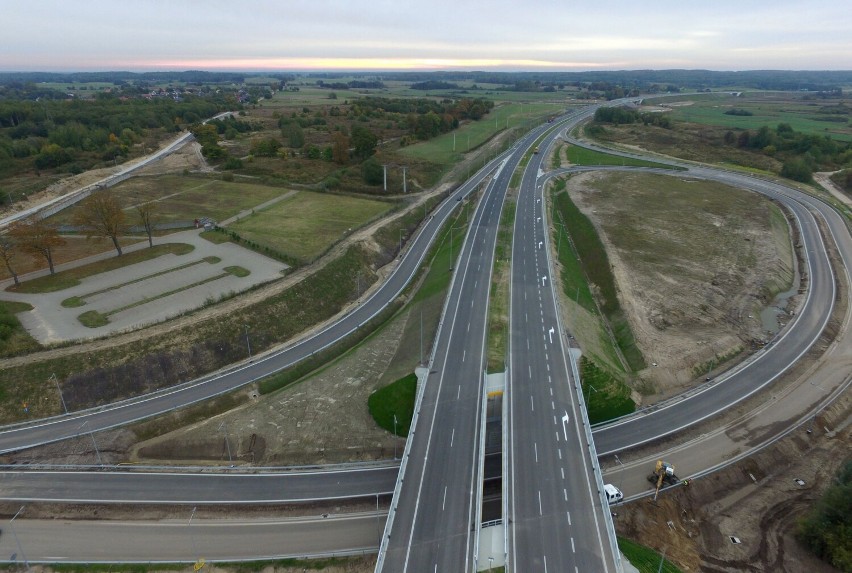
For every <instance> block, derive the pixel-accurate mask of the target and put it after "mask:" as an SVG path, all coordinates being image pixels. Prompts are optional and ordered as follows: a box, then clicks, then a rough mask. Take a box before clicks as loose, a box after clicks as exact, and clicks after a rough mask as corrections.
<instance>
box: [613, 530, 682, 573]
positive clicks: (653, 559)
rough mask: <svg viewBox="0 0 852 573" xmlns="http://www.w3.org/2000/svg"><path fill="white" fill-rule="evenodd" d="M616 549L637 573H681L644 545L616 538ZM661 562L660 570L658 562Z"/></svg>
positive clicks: (669, 562)
mask: <svg viewBox="0 0 852 573" xmlns="http://www.w3.org/2000/svg"><path fill="white" fill-rule="evenodd" d="M618 548H619V549H620V550H621V552H622V553H623V554H624V557H626V558H627V560H628V561H630V563H631V564H632V565H633V566H634V567H636V568H637V569H638V570H639V573H658V572H660V571H661V572H662V573H683V572H682V571H681V570H680V569H679V568H678V567H676V566H675V565H674V564H673V563H672V562H671V561H668V560H666V559H663V556H662V555H660V554H659V553H657V552H656V551H654V550H653V549H651V548H650V547H645V546H644V545H639V544H638V543H634V542H632V541H630V540H629V539H625V538H623V537H619V538H618ZM661 561H662V565H663V567H662V569H660V562H661Z"/></svg>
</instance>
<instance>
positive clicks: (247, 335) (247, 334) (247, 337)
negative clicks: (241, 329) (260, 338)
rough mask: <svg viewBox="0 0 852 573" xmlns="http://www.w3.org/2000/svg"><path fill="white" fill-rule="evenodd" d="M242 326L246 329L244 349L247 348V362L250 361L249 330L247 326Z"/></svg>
mask: <svg viewBox="0 0 852 573" xmlns="http://www.w3.org/2000/svg"><path fill="white" fill-rule="evenodd" d="M243 326H245V327H246V347H247V348H248V357H249V360H251V341H249V328H248V324H244V325H243Z"/></svg>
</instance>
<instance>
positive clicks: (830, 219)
mask: <svg viewBox="0 0 852 573" xmlns="http://www.w3.org/2000/svg"><path fill="white" fill-rule="evenodd" d="M593 111H594V109H593V108H592V109H591V111H590V112H588V114H587V115H591V113H593ZM607 151H608V152H611V150H607ZM626 155H631V154H626ZM692 170H693V173H694V174H697V175H706V174H707V173H709V174H711V175H713V176H714V177H715V176H719V174H722V175H723V176H724V177H726V178H728V177H729V179H727V182H731V183H732V184H735V185H743V184H744V183H745V182H748V183H749V184H750V185H753V187H749V188H752V189H753V190H756V191H763V190H766V191H772V192H776V193H779V194H783V195H788V196H790V197H791V198H792V197H795V200H796V201H797V202H798V203H799V205H800V207H802V208H804V206H807V207H808V208H809V209H812V210H814V211H819V213H820V217H822V218H823V219H824V221H825V223H826V225H827V227H828V228H829V229H830V230H831V232H832V233H833V236H834V239H835V241H836V242H837V245H838V250H839V252H840V255H841V257H842V258H843V259H844V262H845V263H846V264H847V266H848V262H849V261H850V260H852V246H850V240H849V233H848V231H847V230H846V227H845V224H844V222H843V220H842V219H841V218H840V217H839V216H838V215H837V214H836V213H834V211H833V210H831V209H830V208H829V207H828V206H827V205H825V204H823V203H821V202H820V201H819V200H816V199H814V198H811V197H808V196H806V195H803V194H801V193H799V192H797V191H795V190H791V189H789V188H786V187H784V186H781V185H776V184H774V183H767V182H763V181H761V180H757V179H755V178H751V177H748V176H744V175H740V174H731V173H727V172H724V171H722V170H716V169H707V168H692ZM467 190H469V189H467ZM443 206H444V207H445V206H446V204H444V205H443ZM802 215H804V213H800V215H799V216H800V221H801V223H802V225H803V231H804V230H805V229H806V228H807V227H812V226H813V220H812V218H811V217H810V216H808V217H803V216H802ZM816 237H817V235H815V234H813V235H812V236H811V239H815V238H816ZM810 245H812V247H809V248H808V259H809V260H810V261H811V264H813V265H815V266H814V267H813V268H812V271H811V273H812V274H811V279H810V280H811V287H812V288H813V287H814V286H815V285H816V284H817V283H818V282H822V281H823V280H824V279H827V278H828V277H830V276H831V275H830V271H829V272H827V273H822V274H821V273H820V271H819V270H818V267H819V266H822V265H824V264H825V263H826V261H825V260H824V257H820V256H819V254H820V253H819V252H818V251H822V250H824V247H822V242H821V240H820V241H815V240H814V241H812V242H811V243H810ZM812 251H813V252H812ZM409 255H410V253H409ZM827 282H831V283H833V281H832V280H828V281H827ZM810 296H813V295H810ZM821 296H825V295H824V294H823V295H821ZM824 302H825V301H824ZM820 308H822V309H823V310H824V309H825V308H826V307H825V306H824V304H823V305H822V306H819V305H817V306H814V307H812V308H811V310H810V311H809V312H810V313H814V315H815V316H810V317H809V319H808V321H806V322H808V323H809V324H805V323H804V322H802V323H800V322H798V321H797V322H796V323H795V324H794V325H792V326H790V327H788V330H787V335H786V338H784V339H779V340H777V341H776V342H775V344H774V345H773V346H772V347H770V348H769V349H768V351H767V352H769V351H776V350H777V349H778V347H779V346H785V345H787V344H789V343H790V342H791V339H799V340H801V339H802V336H801V335H800V334H799V331H798V330H796V329H798V328H800V327H799V325H800V324H801V325H803V326H802V328H803V329H804V330H811V331H812V330H814V329H815V328H818V325H819V324H820V319H819V317H818V316H816V315H817V314H819V311H820ZM825 316H827V315H825ZM800 317H801V314H800ZM791 330H792V331H794V332H795V334H791V333H790V332H791ZM804 340H805V345H806V346H808V345H809V343H808V337H807V336H805V337H804ZM797 354H798V353H797V352H795V351H794V352H792V353H789V355H788V358H790V357H795V356H796V355H797ZM773 356H777V355H773ZM756 362H758V363H759V362H760V361H756ZM764 362H772V363H773V364H774V365H775V368H774V369H770V370H774V372H770V373H769V376H772V375H777V374H778V373H779V371H781V370H784V369H786V367H787V364H785V361H784V360H781V361H780V362H779V361H778V360H777V359H774V358H773V360H765V361H764ZM746 370H747V369H746ZM746 376H747V377H748V375H746ZM751 376H752V381H753V382H754V383H755V385H756V387H760V386H763V385H765V384H767V383H768V381H767V380H766V378H767V376H766V375H764V379H763V380H761V379H760V376H758V375H757V374H753V375H751ZM717 387H721V388H724V386H720V384H716V385H714V386H713V387H712V388H709V389H708V390H707V391H706V392H705V393H704V394H703V395H702V400H697V401H694V402H693V403H700V402H703V401H704V399H706V397H707V396H709V395H711V394H713V393H714V392H717V390H715V389H716V388H717ZM754 388H755V386H752V388H751V389H748V388H746V389H745V392H746V393H753V392H754V391H756V390H755V389H754ZM728 396H729V398H730V399H731V400H734V401H736V400H741V399H742V393H740V395H739V396H738V395H736V394H733V395H731V394H729V395H728ZM681 402H685V401H684V400H681V401H680V402H679V403H681ZM699 406H700V404H699ZM679 407H680V406H678V405H677V404H675V405H674V406H672V407H671V408H661V409H659V411H660V412H676V411H677V410H678V408H679ZM711 410H712V408H710V409H708V408H699V409H698V414H699V415H702V416H705V417H706V416H707V415H710V414H709V412H710V411H711ZM652 414H653V412H650V413H649V412H643V413H640V414H638V415H636V416H633V419H634V420H633V421H631V420H622V421H621V422H620V423H618V424H616V425H614V426H612V429H608V427H605V428H599V429H597V430H596V441H598V440H597V436H598V435H599V433H600V432H601V431H608V432H613V431H614V429H615V428H626V427H628V425H629V424H638V426H634V427H641V425H642V422H641V420H642V419H644V418H645V417H647V416H649V415H652ZM668 415H674V414H668V413H667V414H663V416H668ZM693 421H694V420H693ZM684 423H687V424H688V423H691V422H690V420H689V419H686V420H684ZM671 428H672V425H671V424H669V423H666V424H663V428H662V429H661V430H660V431H668V430H669V429H671ZM619 431H621V432H624V430H619ZM652 433H654V432H652ZM601 435H603V434H601ZM608 435H611V436H613V435H615V436H617V434H613V433H609V434H608ZM625 435H629V432H626V433H625ZM619 440H623V441H619ZM633 442H636V440H625V439H624V438H623V437H622V438H617V437H616V438H614V439H613V443H614V444H615V446H611V447H616V448H621V447H629V446H630V445H633ZM604 444H605V442H604ZM620 444H623V445H620ZM610 451H611V450H610ZM600 453H601V454H604V453H606V450H605V447H604V445H603V444H601V446H600Z"/></svg>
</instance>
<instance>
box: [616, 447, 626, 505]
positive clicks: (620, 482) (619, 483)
mask: <svg viewBox="0 0 852 573" xmlns="http://www.w3.org/2000/svg"><path fill="white" fill-rule="evenodd" d="M615 461H617V462H618V465H620V466H621V471H620V472H618V475H619V477H618V491H620V492H622V494H623V493H624V490H622V489H621V487H622V486H623V485H624V464H623V463H621V460H620V459H618V454H616V455H615ZM623 499H624V498H622V500H623Z"/></svg>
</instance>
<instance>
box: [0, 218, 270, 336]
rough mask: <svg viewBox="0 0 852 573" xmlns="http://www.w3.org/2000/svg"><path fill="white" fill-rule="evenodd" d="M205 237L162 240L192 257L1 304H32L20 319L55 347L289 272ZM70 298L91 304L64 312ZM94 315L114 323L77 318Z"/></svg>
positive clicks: (9, 296)
mask: <svg viewBox="0 0 852 573" xmlns="http://www.w3.org/2000/svg"><path fill="white" fill-rule="evenodd" d="M199 234H200V230H195V229H193V230H191V231H183V232H181V233H174V234H171V235H168V236H167V237H163V238H161V239H160V241H159V242H169V243H188V244H191V245H194V246H195V249H194V250H193V251H192V252H191V253H188V254H186V255H180V256H178V255H164V256H162V257H157V258H156V259H153V260H151V261H145V262H143V263H138V264H135V265H130V266H127V267H124V268H121V269H118V270H115V271H111V272H108V273H102V274H99V275H95V276H92V277H88V278H86V279H83V280H82V281H81V283H80V284H79V285H77V286H75V287H72V288H69V289H65V290H61V291H58V292H53V293H46V294H18V293H9V292H2V293H0V299H2V300H14V301H20V302H27V303H29V304H31V305H32V306H33V307H34V309H33V310H32V311H30V312H23V313H20V314H18V319H19V320H20V321H21V324H22V325H23V326H24V328H26V329H27V331H28V332H29V333H30V334H31V335H32V336H33V337H34V338H35V339H36V340H38V341H39V342H41V343H42V344H49V343H56V342H64V341H68V340H79V339H83V338H93V337H100V336H104V335H107V334H110V333H113V332H119V331H124V330H131V329H134V328H139V327H141V326H145V325H147V324H152V323H155V322H160V321H162V320H165V319H168V318H172V317H174V316H177V315H179V314H182V313H184V312H187V311H190V310H193V309H196V308H199V307H201V306H203V305H204V304H205V302H207V301H215V300H218V299H219V298H220V297H222V296H225V295H228V294H230V293H232V292H240V291H244V290H246V289H248V288H251V287H252V286H254V285H257V284H260V283H264V282H268V281H270V280H273V279H275V278H278V277H280V276H281V271H283V270H284V269H286V268H287V265H285V264H284V263H281V262H278V261H275V260H273V259H270V258H267V257H264V256H263V255H259V254H257V253H255V252H253V251H249V250H247V249H244V248H242V247H240V246H238V245H235V244H233V243H222V244H219V245H216V244H213V243H211V242H209V241H207V240H205V239H202V238H201V237H200V236H199ZM134 246H135V245H134ZM145 246H147V243H140V244H139V247H140V248H144V247H145ZM205 257H218V258H219V259H220V261H219V262H216V263H210V262H207V261H205V260H204V259H205ZM230 266H240V267H242V268H244V269H246V270H248V271H249V273H250V274H249V275H248V276H246V277H237V276H234V275H233V274H230V273H228V272H227V271H225V270H224V269H225V267H230ZM6 286H7V285H6V284H3V285H2V287H3V288H5V287H6ZM70 297H81V298H83V299H84V300H85V303H86V304H85V305H84V306H79V307H75V308H65V307H63V306H62V301H63V300H65V299H68V298H70ZM90 310H95V311H98V312H100V313H102V314H105V315H108V319H109V324H107V325H105V326H101V327H97V328H89V327H86V326H83V324H81V323H80V321H79V320H78V318H77V317H78V316H79V315H80V314H82V313H84V312H87V311H90Z"/></svg>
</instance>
